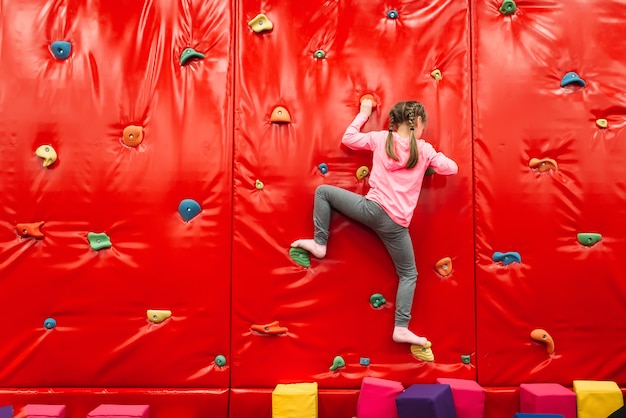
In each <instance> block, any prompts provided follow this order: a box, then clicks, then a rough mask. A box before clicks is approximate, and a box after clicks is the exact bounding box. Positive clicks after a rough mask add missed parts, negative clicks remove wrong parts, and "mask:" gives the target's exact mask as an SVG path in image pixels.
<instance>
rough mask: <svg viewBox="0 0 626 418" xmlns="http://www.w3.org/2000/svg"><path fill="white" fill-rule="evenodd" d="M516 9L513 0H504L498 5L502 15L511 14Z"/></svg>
mask: <svg viewBox="0 0 626 418" xmlns="http://www.w3.org/2000/svg"><path fill="white" fill-rule="evenodd" d="M516 10H517V5H516V4H515V2H514V1H513V0H504V1H503V2H502V4H501V5H500V13H502V14H503V15H512V14H513V13H515V11H516Z"/></svg>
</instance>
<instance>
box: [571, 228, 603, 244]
mask: <svg viewBox="0 0 626 418" xmlns="http://www.w3.org/2000/svg"><path fill="white" fill-rule="evenodd" d="M577 238H578V242H580V243H581V244H582V245H585V246H587V247H591V246H592V245H594V244H597V243H598V242H600V240H601V239H602V235H601V234H596V233H593V232H581V233H580V234H578V235H577Z"/></svg>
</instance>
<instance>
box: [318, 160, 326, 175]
mask: <svg viewBox="0 0 626 418" xmlns="http://www.w3.org/2000/svg"><path fill="white" fill-rule="evenodd" d="M317 168H318V169H319V170H320V173H322V174H326V173H328V165H327V164H326V163H321V164H320V165H318V166H317Z"/></svg>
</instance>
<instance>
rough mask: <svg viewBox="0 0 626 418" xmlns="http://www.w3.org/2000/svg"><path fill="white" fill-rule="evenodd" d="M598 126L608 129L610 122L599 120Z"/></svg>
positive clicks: (597, 121)
mask: <svg viewBox="0 0 626 418" xmlns="http://www.w3.org/2000/svg"><path fill="white" fill-rule="evenodd" d="M596 125H598V127H600V128H608V127H609V121H607V120H606V119H598V120H596Z"/></svg>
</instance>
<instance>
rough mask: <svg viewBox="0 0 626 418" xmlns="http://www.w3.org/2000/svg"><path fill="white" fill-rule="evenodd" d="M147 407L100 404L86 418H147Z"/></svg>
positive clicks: (148, 410)
mask: <svg viewBox="0 0 626 418" xmlns="http://www.w3.org/2000/svg"><path fill="white" fill-rule="evenodd" d="M149 412H150V408H149V407H148V405H115V404H102V405H100V406H98V407H97V408H96V409H94V410H93V411H91V412H90V413H89V414H88V415H87V418H148V414H149Z"/></svg>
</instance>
